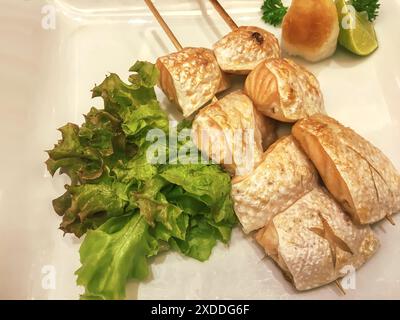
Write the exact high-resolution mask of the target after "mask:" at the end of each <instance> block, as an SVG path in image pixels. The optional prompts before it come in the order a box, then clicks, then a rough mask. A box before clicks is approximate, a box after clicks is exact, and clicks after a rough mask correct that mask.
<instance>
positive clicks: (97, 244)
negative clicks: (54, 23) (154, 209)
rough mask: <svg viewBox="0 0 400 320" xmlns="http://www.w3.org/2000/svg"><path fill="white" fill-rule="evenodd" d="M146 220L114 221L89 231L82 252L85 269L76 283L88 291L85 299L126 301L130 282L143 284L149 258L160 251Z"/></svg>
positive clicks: (118, 219)
mask: <svg viewBox="0 0 400 320" xmlns="http://www.w3.org/2000/svg"><path fill="white" fill-rule="evenodd" d="M148 229H149V226H148V224H147V223H146V221H145V219H144V217H143V216H141V215H139V214H134V215H132V216H123V217H118V218H112V219H110V220H108V221H107V222H106V223H104V224H103V225H102V226H101V227H100V228H98V229H97V230H92V231H89V232H88V234H87V235H86V238H85V240H84V241H83V243H82V245H81V248H80V251H79V252H80V259H81V264H82V266H81V267H80V268H79V269H78V270H77V271H76V274H77V275H78V278H77V283H78V285H82V286H84V287H85V293H84V295H83V297H82V298H84V299H123V298H125V286H126V282H127V281H128V279H136V280H144V279H146V277H147V276H148V274H149V266H148V259H147V258H148V257H151V256H154V255H155V254H156V253H157V251H158V243H157V241H156V240H155V239H154V238H153V237H152V236H151V235H150V233H149V232H148Z"/></svg>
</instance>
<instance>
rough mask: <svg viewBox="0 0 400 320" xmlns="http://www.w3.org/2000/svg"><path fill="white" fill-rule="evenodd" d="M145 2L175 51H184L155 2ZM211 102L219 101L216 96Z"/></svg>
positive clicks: (147, 0) (146, 0)
mask: <svg viewBox="0 0 400 320" xmlns="http://www.w3.org/2000/svg"><path fill="white" fill-rule="evenodd" d="M144 2H145V3H146V5H147V7H148V8H149V9H150V11H151V13H152V14H153V15H154V17H155V18H156V20H157V22H158V23H159V24H160V26H161V28H162V29H163V30H164V32H165V33H166V34H167V36H168V38H169V39H170V40H171V42H172V43H173V45H174V46H175V49H176V50H178V51H179V50H182V49H183V47H182V45H181V44H180V43H179V41H178V39H177V38H176V37H175V35H174V33H173V32H172V30H171V29H170V27H169V26H168V25H167V23H166V22H165V20H164V19H163V17H162V16H161V15H160V13H159V12H158V10H157V8H156V7H155V6H154V4H153V2H152V1H151V0H144ZM211 101H212V102H217V101H218V99H217V98H216V97H215V96H214V97H213V98H212V99H211Z"/></svg>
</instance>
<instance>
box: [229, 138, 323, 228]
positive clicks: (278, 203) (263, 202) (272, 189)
mask: <svg viewBox="0 0 400 320" xmlns="http://www.w3.org/2000/svg"><path fill="white" fill-rule="evenodd" d="M317 181H318V173H317V171H316V170H315V167H314V166H313V164H312V163H311V161H310V160H309V159H308V158H307V156H306V155H305V154H304V152H303V151H302V150H301V148H300V147H299V146H298V144H297V142H296V141H295V140H294V138H293V137H292V136H286V137H283V138H281V139H279V140H278V141H277V142H275V143H274V144H273V145H272V146H270V147H269V148H268V150H267V151H266V152H265V153H264V154H263V156H262V160H261V162H260V163H259V165H258V166H257V167H256V168H255V169H254V170H253V171H252V172H251V173H249V174H247V175H245V176H243V177H237V178H234V179H233V180H232V198H233V200H234V207H235V212H236V215H237V216H238V218H239V221H240V223H241V225H242V227H243V231H244V232H245V233H249V232H251V231H254V230H258V229H260V228H263V227H264V226H265V225H266V224H267V223H268V222H269V221H271V219H272V218H273V217H274V216H275V215H277V214H279V213H280V212H282V211H284V210H285V209H286V208H288V207H289V206H291V205H292V204H293V203H295V202H296V201H297V200H298V199H300V198H301V197H302V196H303V195H304V194H306V193H308V192H310V191H311V190H312V189H314V188H315V186H316V185H317Z"/></svg>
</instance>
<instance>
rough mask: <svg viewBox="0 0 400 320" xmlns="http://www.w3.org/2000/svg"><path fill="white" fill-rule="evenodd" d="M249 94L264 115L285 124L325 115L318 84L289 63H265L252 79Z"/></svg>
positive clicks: (310, 75) (249, 77) (246, 88)
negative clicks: (319, 114) (321, 114)
mask: <svg viewBox="0 0 400 320" xmlns="http://www.w3.org/2000/svg"><path fill="white" fill-rule="evenodd" d="M245 93H246V94H247V95H248V96H249V97H250V99H251V100H253V103H254V105H255V106H256V108H257V109H258V110H259V111H260V112H262V113H263V114H264V115H266V116H268V117H270V118H273V119H276V120H279V121H283V122H296V121H297V120H300V119H302V118H304V117H307V116H310V115H312V114H315V113H324V112H325V109H324V101H323V97H322V93H321V90H320V87H319V83H318V80H317V79H316V78H315V76H314V75H313V74H312V73H311V72H309V71H307V70H306V69H305V68H303V67H301V66H300V65H298V64H296V63H295V62H293V61H292V60H289V59H269V60H265V61H263V62H261V63H260V64H259V65H258V66H257V67H256V68H255V69H254V70H253V71H252V72H251V73H250V74H249V75H248V77H247V79H246V82H245Z"/></svg>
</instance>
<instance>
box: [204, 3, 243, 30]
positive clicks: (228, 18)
mask: <svg viewBox="0 0 400 320" xmlns="http://www.w3.org/2000/svg"><path fill="white" fill-rule="evenodd" d="M210 2H211V4H212V5H213V6H214V8H215V10H216V11H217V12H218V14H219V15H220V16H221V17H222V19H224V21H225V22H226V24H227V25H228V26H229V28H231V29H232V31H233V30H236V29H237V28H238V25H237V24H236V22H235V21H233V19H232V18H231V16H230V15H229V14H228V12H226V10H225V9H224V7H223V6H222V5H221V4H220V3H219V2H218V0H210Z"/></svg>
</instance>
